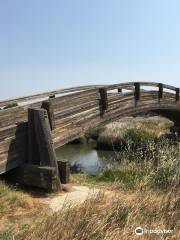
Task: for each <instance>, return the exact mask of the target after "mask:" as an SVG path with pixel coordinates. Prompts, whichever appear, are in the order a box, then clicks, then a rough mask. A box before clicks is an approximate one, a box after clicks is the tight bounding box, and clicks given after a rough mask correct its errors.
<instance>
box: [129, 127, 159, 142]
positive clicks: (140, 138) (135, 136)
mask: <svg viewBox="0 0 180 240" xmlns="http://www.w3.org/2000/svg"><path fill="white" fill-rule="evenodd" d="M124 138H125V140H126V141H129V142H134V143H141V142H145V143H146V142H150V141H151V142H152V141H154V140H155V138H156V135H155V134H154V133H151V132H148V131H145V130H142V129H138V128H130V129H127V131H126V133H125V136H124Z"/></svg>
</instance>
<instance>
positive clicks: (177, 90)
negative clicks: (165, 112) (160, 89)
mask: <svg viewBox="0 0 180 240" xmlns="http://www.w3.org/2000/svg"><path fill="white" fill-rule="evenodd" d="M179 93H180V92H179V88H176V103H177V102H179Z"/></svg>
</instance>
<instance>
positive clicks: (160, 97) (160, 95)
mask: <svg viewBox="0 0 180 240" xmlns="http://www.w3.org/2000/svg"><path fill="white" fill-rule="evenodd" d="M162 98H163V84H162V83H159V92H158V99H159V101H160V100H161V99H162Z"/></svg>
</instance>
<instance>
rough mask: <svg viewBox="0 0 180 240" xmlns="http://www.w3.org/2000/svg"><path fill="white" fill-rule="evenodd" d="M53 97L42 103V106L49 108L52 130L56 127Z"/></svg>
mask: <svg viewBox="0 0 180 240" xmlns="http://www.w3.org/2000/svg"><path fill="white" fill-rule="evenodd" d="M53 98H54V97H52V96H51V97H50V98H49V100H47V101H43V102H42V105H41V108H43V109H46V110H47V113H48V118H49V123H50V126H51V130H53V129H55V119H54V109H53V104H52V101H51V100H52V99H53Z"/></svg>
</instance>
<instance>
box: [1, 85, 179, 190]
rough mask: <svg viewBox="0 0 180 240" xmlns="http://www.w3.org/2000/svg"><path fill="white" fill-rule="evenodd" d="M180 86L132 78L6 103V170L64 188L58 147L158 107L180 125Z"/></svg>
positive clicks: (3, 133)
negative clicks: (116, 82)
mask: <svg viewBox="0 0 180 240" xmlns="http://www.w3.org/2000/svg"><path fill="white" fill-rule="evenodd" d="M179 96H180V91H179V88H176V87H173V86H170V85H165V84H161V83H152V82H135V83H133V82H130V83H122V84H114V85H98V86H97V85H96V86H84V87H75V88H69V89H61V90H56V91H52V92H46V93H42V94H37V95H33V96H27V97H20V98H17V99H11V100H6V101H0V108H1V110H0V174H3V173H5V172H7V171H9V170H12V169H16V170H14V171H12V175H13V174H14V173H15V175H16V177H17V178H18V177H19V178H21V180H22V181H23V182H24V183H25V184H29V185H35V186H40V187H44V188H46V189H49V190H57V189H60V188H61V184H60V181H59V170H58V163H57V160H56V156H55V151H54V150H55V149H56V148H58V147H60V146H62V145H64V144H66V143H68V142H70V141H72V140H74V139H76V138H78V137H79V136H81V135H83V134H84V133H86V132H87V131H89V130H91V129H94V128H98V127H101V126H103V125H105V124H107V123H109V122H113V121H115V120H117V119H119V118H122V117H124V116H128V115H136V114H138V113H142V112H149V111H155V112H158V113H160V114H162V115H164V116H166V117H168V118H170V119H172V120H173V121H174V122H175V124H176V125H177V126H178V125H180V101H179Z"/></svg>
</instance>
